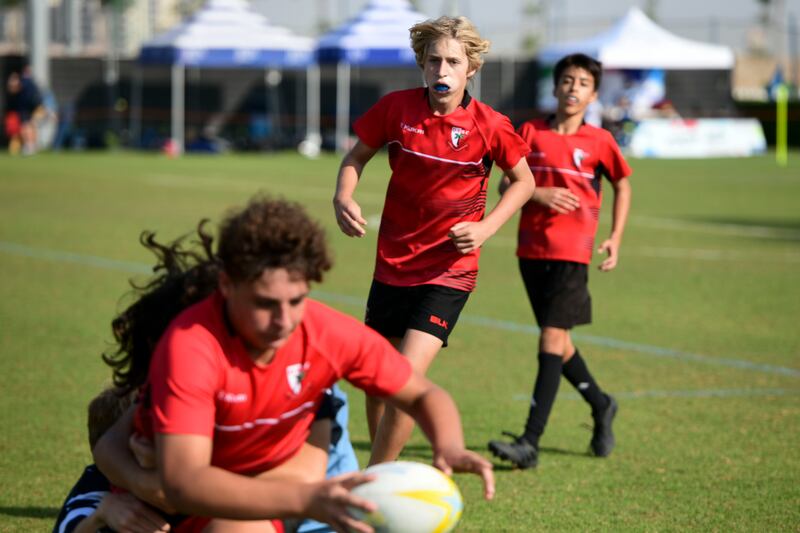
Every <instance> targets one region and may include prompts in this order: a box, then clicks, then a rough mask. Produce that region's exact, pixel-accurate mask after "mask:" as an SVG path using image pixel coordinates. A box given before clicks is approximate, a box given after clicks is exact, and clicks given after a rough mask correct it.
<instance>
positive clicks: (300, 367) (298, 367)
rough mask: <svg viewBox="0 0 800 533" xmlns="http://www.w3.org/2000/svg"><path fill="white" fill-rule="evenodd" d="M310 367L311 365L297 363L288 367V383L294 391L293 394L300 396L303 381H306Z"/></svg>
mask: <svg viewBox="0 0 800 533" xmlns="http://www.w3.org/2000/svg"><path fill="white" fill-rule="evenodd" d="M310 367H311V364H310V363H303V364H301V363H296V364H294V365H289V366H287V367H286V381H288V382H289V388H290V389H292V392H293V393H295V394H300V391H301V390H302V389H303V379H305V377H306V374H307V373H308V369H309V368H310Z"/></svg>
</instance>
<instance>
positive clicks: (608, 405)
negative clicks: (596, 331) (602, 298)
mask: <svg viewBox="0 0 800 533" xmlns="http://www.w3.org/2000/svg"><path fill="white" fill-rule="evenodd" d="M601 76H602V65H601V64H600V63H599V62H598V61H596V60H595V59H593V58H591V57H588V56H586V55H583V54H573V55H569V56H566V57H564V58H562V59H561V60H560V61H559V62H558V63H557V64H556V67H555V70H554V73H553V81H554V83H555V87H554V89H553V95H554V96H555V97H556V99H557V100H558V108H557V111H556V114H555V115H554V116H551V117H550V118H548V119H546V120H531V121H529V122H526V123H525V124H523V125H522V126H521V127H520V129H519V133H520V135H521V136H522V137H523V138H524V139H525V140H526V141H527V142H528V143H529V145H530V147H531V152H530V153H529V154H528V164H529V165H530V167H531V170H532V171H533V172H534V173H535V174H536V176H537V183H538V185H539V186H538V187H537V188H536V190H535V192H534V193H533V196H532V198H531V200H532V201H530V202H528V203H527V204H526V205H525V206H524V207H523V209H522V216H521V218H520V223H519V235H518V246H517V256H518V257H519V268H520V272H521V274H522V279H523V281H524V283H525V289H526V291H527V293H528V298H529V299H530V302H531V306H532V307H533V312H534V314H535V315H536V321H537V323H538V324H539V327H540V328H541V335H540V337H539V356H538V357H539V370H538V374H537V376H536V382H535V385H534V389H533V397H532V399H531V406H530V409H529V413H528V420H527V422H526V424H525V430H524V432H523V434H522V435H520V436H514V435H510V436H511V437H513V441H512V442H505V441H500V440H493V441H490V442H489V449H490V450H491V452H492V453H493V454H494V455H495V456H497V457H499V458H501V459H505V460H508V461H511V462H512V463H514V465H516V466H517V467H519V468H530V467H533V466H536V464H537V462H538V450H539V437H541V435H542V433H543V432H544V428H545V425H546V423H547V418H548V416H549V414H550V410H551V408H552V406H553V403H554V401H555V398H556V393H557V392H558V386H559V382H560V381H561V375H562V374H563V375H564V377H565V378H567V381H569V382H570V383H571V384H572V385H573V386H574V387H575V388H576V389H577V390H578V392H579V393H580V394H581V396H582V397H583V398H584V400H586V402H587V403H589V405H590V406H591V408H592V418H593V419H594V432H593V435H592V440H591V442H590V447H591V451H592V453H593V454H594V455H596V456H598V457H605V456H607V455H609V454H610V453H611V451H612V450H613V448H614V444H615V441H614V433H613V431H612V423H613V420H614V416H615V415H616V412H617V403H616V401H615V400H614V398H613V397H612V396H610V395H608V394H606V393H605V392H603V391H602V390H601V389H600V387H599V386H598V385H597V382H596V381H595V380H594V378H593V377H592V375H591V373H590V372H589V369H588V368H587V366H586V362H585V361H584V359H583V357H581V354H580V353H579V352H578V349H577V348H576V347H575V346H574V345H573V344H572V338H571V337H570V330H571V329H572V328H573V327H574V326H578V325H581V324H588V323H590V322H591V316H592V315H591V297H590V296H589V291H588V287H587V282H588V264H589V263H590V261H591V258H592V251H593V249H594V245H595V234H596V232H597V223H598V216H599V212H600V203H601V195H600V185H601V178H602V177H603V176H605V177H606V178H607V179H608V180H609V181H610V182H611V186H612V188H613V189H614V207H613V216H612V227H611V235H610V236H609V238H608V239H606V240H604V241H603V242H602V244H600V247H599V249H598V252H600V253H607V254H608V257H607V258H606V259H605V260H603V262H602V263H601V264H600V266H599V269H600V270H601V271H602V272H608V271H610V270H613V269H614V268H615V267H616V265H617V260H618V254H619V247H620V243H621V241H622V233H623V231H624V229H625V222H626V220H627V217H628V210H629V208H630V199H631V188H630V183H629V181H628V179H627V177H628V176H629V175H630V173H631V170H630V167H628V164H627V163H626V162H625V159H624V158H623V156H622V154H621V153H620V150H619V147H618V146H617V144H616V142H615V141H614V139H613V138H612V136H611V134H610V133H609V132H607V131H605V130H603V129H600V128H596V127H594V126H590V125H588V124H586V123H585V122H584V115H585V114H586V108H587V106H588V105H589V104H590V103H592V102H593V101H595V100H596V98H597V90H598V88H599V87H600V80H601ZM502 191H503V184H501V192H502Z"/></svg>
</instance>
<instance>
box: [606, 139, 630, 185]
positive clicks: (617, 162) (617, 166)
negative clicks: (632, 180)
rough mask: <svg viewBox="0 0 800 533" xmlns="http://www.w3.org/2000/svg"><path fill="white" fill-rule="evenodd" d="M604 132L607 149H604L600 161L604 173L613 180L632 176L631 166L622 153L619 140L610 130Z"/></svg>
mask: <svg viewBox="0 0 800 533" xmlns="http://www.w3.org/2000/svg"><path fill="white" fill-rule="evenodd" d="M603 132H604V138H605V147H606V149H605V150H603V153H602V156H601V158H600V163H602V165H603V168H604V170H605V172H604V174H605V175H606V177H608V179H609V180H611V181H617V180H621V179H622V178H626V177H628V176H630V175H631V167H630V166H628V162H627V161H625V157H624V156H623V155H622V152H621V151H620V149H619V146H618V145H617V141H615V140H614V137H612V136H611V134H610V133H609V132H608V131H606V130H603Z"/></svg>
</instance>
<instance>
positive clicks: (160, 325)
mask: <svg viewBox="0 0 800 533" xmlns="http://www.w3.org/2000/svg"><path fill="white" fill-rule="evenodd" d="M207 223H208V220H202V221H201V222H200V223H199V224H198V226H197V230H196V235H195V239H191V240H190V239H189V238H188V236H187V235H184V236H182V237H180V238H178V239H176V240H175V241H173V242H171V243H169V244H166V245H164V244H160V243H159V242H157V241H156V236H155V233H153V232H149V231H145V232H143V233H142V234H141V236H140V238H139V241H140V242H141V243H142V245H143V246H144V247H145V248H147V249H148V250H150V251H151V252H152V253H153V254H154V255H155V256H156V258H157V262H156V266H155V267H153V272H154V273H155V274H156V276H155V277H154V278H153V279H151V280H149V281H148V282H147V283H144V284H142V285H138V284H136V283H134V282H133V281H131V287H132V288H133V290H132V291H131V293H132V294H133V295H134V296H135V297H136V300H135V301H134V302H133V303H132V304H131V305H130V306H128V307H127V308H126V309H125V310H124V311H122V312H121V313H120V314H119V315H118V316H117V317H116V318H114V320H113V321H112V322H111V329H112V331H113V333H114V339H115V340H116V348H115V349H114V350H113V351H112V352H110V353H104V354H103V361H104V362H105V363H106V364H107V365H109V366H110V367H111V368H112V370H113V381H114V385H115V386H116V387H118V388H119V393H120V394H126V393H128V392H130V391H133V390H136V389H138V388H139V387H141V386H142V385H144V383H145V382H146V380H147V373H148V371H149V369H150V359H151V357H152V354H153V350H154V349H155V347H156V344H157V343H158V340H159V339H160V338H161V336H162V335H163V334H164V331H166V329H167V326H169V324H170V322H172V320H173V319H174V318H175V317H176V316H178V314H179V313H180V312H181V311H183V310H184V309H186V308H187V307H189V306H190V305H192V304H194V303H197V302H199V301H200V300H202V299H204V298H206V297H207V296H209V295H210V294H211V293H213V292H214V291H215V290H216V289H217V286H218V279H219V272H220V270H222V269H224V270H225V272H226V273H227V274H228V276H229V277H230V278H231V279H232V280H234V281H252V280H254V279H256V278H257V277H259V276H260V275H261V273H262V272H263V271H264V269H266V268H285V269H286V270H288V271H289V272H290V273H292V274H295V275H298V276H302V277H303V278H304V279H306V280H308V281H322V275H323V273H324V272H325V271H327V270H329V269H330V268H331V266H332V261H331V258H330V253H329V251H328V247H327V244H326V241H325V233H324V231H323V230H322V228H321V227H320V226H319V224H317V223H316V222H314V221H313V220H311V218H309V216H308V215H307V214H306V212H305V210H304V209H303V208H302V207H301V206H300V205H299V204H297V203H293V202H287V201H285V200H277V199H273V198H270V197H269V196H265V195H257V196H255V197H254V198H253V199H251V200H250V202H249V204H248V205H247V206H246V207H245V208H244V209H238V210H233V211H231V212H230V213H229V214H228V216H227V217H225V219H224V220H223V222H222V224H221V225H220V232H219V233H220V234H219V244H218V246H217V253H216V254H214V253H213V251H212V244H213V241H214V239H213V237H212V236H211V235H209V234H208V233H207V232H206V230H205V225H206V224H207Z"/></svg>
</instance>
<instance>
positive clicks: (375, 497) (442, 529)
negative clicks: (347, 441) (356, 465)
mask: <svg viewBox="0 0 800 533" xmlns="http://www.w3.org/2000/svg"><path fill="white" fill-rule="evenodd" d="M364 472H365V473H366V474H371V475H374V476H375V480H373V481H370V482H369V483H364V484H363V485H359V486H357V487H356V488H354V489H353V493H354V494H356V495H358V496H359V497H361V498H364V499H365V500H368V501H371V502H373V503H375V504H376V505H377V506H378V508H377V510H375V511H373V512H371V513H365V512H363V511H361V510H358V509H351V513H352V514H353V516H355V517H356V518H358V519H359V520H362V521H364V522H366V523H367V524H369V525H371V526H372V527H373V528H375V532H376V533H434V532H435V533H447V532H448V531H452V530H453V528H454V527H455V526H456V524H457V523H458V519H459V518H461V512H462V511H463V510H464V503H463V501H462V499H461V492H459V490H458V487H457V486H456V484H455V483H453V480H452V479H450V478H449V477H447V476H446V475H445V474H444V473H442V472H441V471H440V470H438V469H436V468H434V467H432V466H428V465H426V464H423V463H415V462H409V461H394V462H390V463H383V464H379V465H374V466H371V467H369V468H367V469H366V470H365V471H364Z"/></svg>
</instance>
